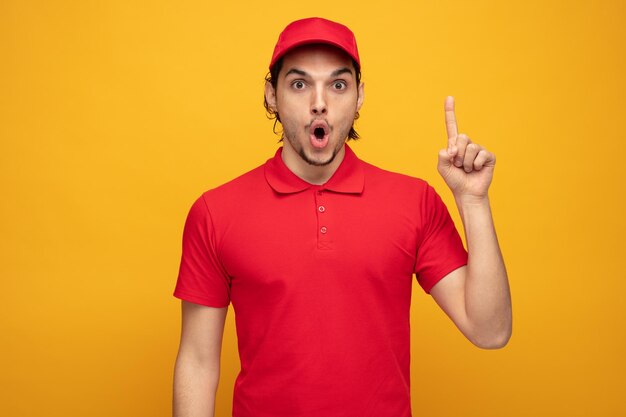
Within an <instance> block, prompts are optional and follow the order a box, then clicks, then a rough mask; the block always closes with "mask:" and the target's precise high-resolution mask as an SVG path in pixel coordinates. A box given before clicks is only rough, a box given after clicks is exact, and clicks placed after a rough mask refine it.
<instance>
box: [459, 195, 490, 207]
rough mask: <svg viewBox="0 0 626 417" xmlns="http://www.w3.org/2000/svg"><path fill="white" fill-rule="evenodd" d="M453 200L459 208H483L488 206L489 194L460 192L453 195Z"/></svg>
mask: <svg viewBox="0 0 626 417" xmlns="http://www.w3.org/2000/svg"><path fill="white" fill-rule="evenodd" d="M454 201H455V202H456V205H457V206H458V207H459V209H463V208H467V209H470V208H476V207H479V208H484V207H489V195H488V194H485V195H480V196H477V195H468V194H462V195H456V194H455V195H454Z"/></svg>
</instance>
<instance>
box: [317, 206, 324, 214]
mask: <svg viewBox="0 0 626 417" xmlns="http://www.w3.org/2000/svg"><path fill="white" fill-rule="evenodd" d="M317 209H318V210H319V212H320V213H323V212H325V211H326V207H324V206H319V207H318V208H317Z"/></svg>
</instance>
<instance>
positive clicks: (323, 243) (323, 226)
mask: <svg viewBox="0 0 626 417" xmlns="http://www.w3.org/2000/svg"><path fill="white" fill-rule="evenodd" d="M325 194H326V193H324V192H323V191H322V190H318V191H317V192H316V193H315V207H316V210H315V211H316V215H317V247H318V249H330V247H329V243H330V242H329V241H330V236H329V234H330V230H329V228H328V224H327V222H326V219H327V218H328V213H327V212H328V207H327V203H326V198H325Z"/></svg>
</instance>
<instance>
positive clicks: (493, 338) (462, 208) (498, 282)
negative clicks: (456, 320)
mask: <svg viewBox="0 0 626 417" xmlns="http://www.w3.org/2000/svg"><path fill="white" fill-rule="evenodd" d="M456 202H457V207H458V208H459V213H460V215H461V219H462V221H463V226H464V229H465V237H466V241H467V249H468V254H469V257H468V262H467V275H466V280H465V289H464V290H465V311H466V314H467V320H468V324H469V328H470V332H471V335H472V338H473V339H474V340H473V342H474V343H476V344H477V345H479V346H482V347H487V348H489V347H501V346H503V345H504V344H506V342H507V341H508V339H509V337H510V335H511V322H512V319H511V296H510V291H509V284H508V278H507V273H506V268H505V266H504V261H503V259H502V253H501V252H500V246H499V244H498V239H497V237H496V232H495V228H494V224H493V218H492V215H491V208H490V205H489V200H488V198H487V197H485V198H484V199H474V200H470V201H467V200H463V199H460V198H457V200H456Z"/></svg>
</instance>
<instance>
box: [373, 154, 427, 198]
mask: <svg viewBox="0 0 626 417" xmlns="http://www.w3.org/2000/svg"><path fill="white" fill-rule="evenodd" d="M361 165H362V167H363V170H364V173H365V181H366V186H368V185H369V186H371V187H373V188H375V189H377V190H381V191H382V190H387V191H388V192H392V193H403V194H405V193H409V194H418V195H421V194H424V193H426V192H428V191H429V189H432V187H431V186H430V184H428V182H426V181H425V180H423V179H421V178H418V177H413V176H410V175H407V174H402V173H399V172H395V171H389V170H386V169H383V168H380V167H378V166H376V165H373V164H370V163H369V162H365V161H361Z"/></svg>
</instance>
